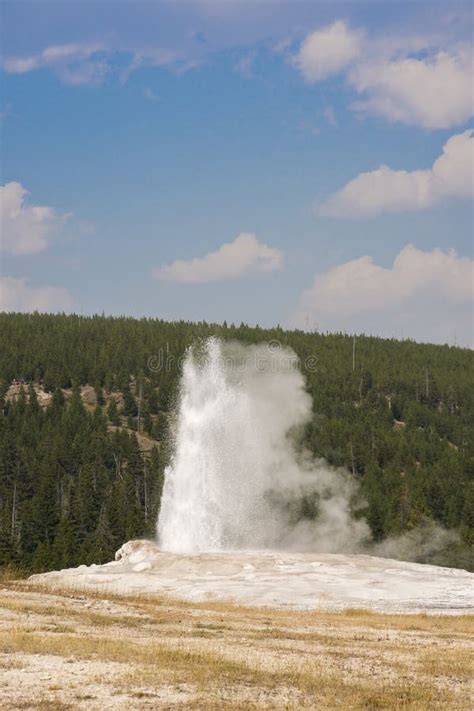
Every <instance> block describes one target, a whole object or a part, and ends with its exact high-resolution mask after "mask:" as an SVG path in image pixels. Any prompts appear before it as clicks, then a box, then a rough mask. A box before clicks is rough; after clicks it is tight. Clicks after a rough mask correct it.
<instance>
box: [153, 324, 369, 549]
mask: <svg viewBox="0 0 474 711" xmlns="http://www.w3.org/2000/svg"><path fill="white" fill-rule="evenodd" d="M310 417H311V398H310V396H309V395H308V393H307V392H306V390H305V384H304V379H303V377H302V375H301V373H300V372H299V370H298V362H297V357H296V355H295V354H294V352H293V351H291V350H290V349H282V348H280V347H276V348H274V349H272V347H271V344H270V346H268V345H263V346H262V345H259V346H242V345H241V344H237V343H231V344H229V343H223V342H221V341H219V340H217V339H215V338H211V339H209V340H207V341H206V342H204V343H203V344H200V345H199V346H197V347H194V348H192V349H190V350H189V352H188V354H187V357H186V360H185V363H184V368H183V378H182V384H181V392H180V403H179V411H178V419H177V426H176V432H175V454H174V457H173V461H172V463H171V465H170V467H168V469H167V470H166V473H165V485H164V491H163V498H162V504H161V511H160V516H159V521H158V538H159V543H160V546H161V548H162V549H163V550H166V551H170V552H175V553H192V552H204V551H226V550H245V549H294V550H300V551H302V550H311V551H314V552H324V553H337V552H341V551H344V552H345V553H347V552H351V551H355V550H357V549H360V548H361V546H362V544H363V541H364V540H367V539H368V538H369V530H368V527H367V525H366V524H365V522H363V521H355V520H354V519H353V518H352V517H351V514H350V510H349V501H350V497H351V496H352V494H353V493H354V483H353V481H352V480H351V479H350V478H349V476H348V475H346V474H345V473H344V472H342V471H338V470H333V469H330V468H329V467H328V465H327V464H325V463H324V462H323V461H314V460H311V459H310V458H309V456H306V457H305V456H304V455H301V454H300V453H298V451H297V448H296V446H295V442H296V440H297V436H298V432H299V431H300V430H301V428H302V427H303V426H304V425H305V424H306V422H308V420H309V419H310ZM303 511H304V512H305V513H306V514H307V516H306V518H304V517H303V518H302V517H301V514H302V512H303Z"/></svg>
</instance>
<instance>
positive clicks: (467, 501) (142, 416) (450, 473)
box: [0, 314, 474, 570]
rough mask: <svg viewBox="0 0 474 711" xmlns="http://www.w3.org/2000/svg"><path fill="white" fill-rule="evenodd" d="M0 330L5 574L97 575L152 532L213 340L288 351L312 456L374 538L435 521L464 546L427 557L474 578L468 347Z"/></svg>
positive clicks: (19, 321) (122, 321)
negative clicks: (333, 473)
mask: <svg viewBox="0 0 474 711" xmlns="http://www.w3.org/2000/svg"><path fill="white" fill-rule="evenodd" d="M0 333H1V340H0V398H1V400H0V413H1V416H0V565H7V564H11V565H15V566H18V567H22V568H25V569H28V570H30V569H34V570H41V569H47V568H57V567H66V566H71V565H77V564H80V563H90V562H97V563H99V562H103V561H106V560H108V559H110V558H111V557H112V556H113V553H114V551H115V550H116V549H117V548H118V547H119V546H120V545H121V544H122V543H123V542H124V541H125V540H128V539H130V538H133V537H138V536H141V535H151V534H153V532H154V529H155V522H156V516H157V512H158V508H159V501H160V495H161V489H162V484H163V472H164V468H165V466H166V463H167V461H168V458H169V446H168V444H167V438H166V432H167V430H168V425H169V420H170V416H171V415H172V413H173V406H174V402H175V400H174V395H175V393H176V388H177V385H178V381H179V373H180V359H181V358H182V356H183V355H184V353H185V350H186V348H187V346H188V345H189V344H190V343H192V342H193V341H194V340H195V339H196V338H199V337H206V336H209V335H211V334H214V335H218V336H220V337H222V338H225V339H238V340H239V341H242V342H247V343H257V342H262V341H272V342H273V341H274V342H275V343H274V344H273V347H278V344H281V345H289V346H291V348H293V349H294V351H295V352H296V353H297V355H298V356H299V358H300V362H301V368H302V371H303V373H304V375H305V378H306V382H307V385H308V390H309V392H310V393H311V395H312V397H313V402H314V416H313V419H312V422H311V423H310V424H309V425H308V427H307V429H306V433H305V438H304V440H305V441H304V443H303V444H304V445H305V446H306V447H308V448H309V449H310V450H311V451H312V452H313V454H314V455H315V456H317V457H324V458H325V459H326V460H327V461H328V462H329V463H330V464H332V465H335V466H344V467H346V468H347V469H348V470H349V471H350V472H351V473H352V475H353V476H354V477H356V478H357V479H358V480H360V483H361V491H362V494H363V497H364V500H365V502H366V503H364V504H363V509H362V511H359V515H360V514H361V513H362V514H363V515H365V516H366V517H367V520H368V522H369V524H370V527H371V531H372V535H373V538H374V540H375V541H382V540H383V539H385V538H386V537H387V536H394V535H398V534H399V533H401V532H404V531H410V530H413V529H415V528H416V527H417V526H420V525H421V526H423V525H424V526H426V525H427V523H429V522H430V521H433V522H436V523H437V524H440V525H441V526H443V527H445V528H449V529H454V530H455V531H456V532H457V533H458V534H459V539H458V542H457V543H453V544H451V545H450V546H449V548H447V549H445V550H443V551H439V552H437V553H434V554H431V555H430V556H425V558H424V559H426V560H430V561H432V562H437V563H442V564H447V565H459V566H463V567H472V562H471V560H472V559H471V557H470V553H469V551H470V546H471V545H472V543H473V542H474V478H473V474H474V437H473V428H472V423H473V422H474V387H473V386H474V369H473V353H472V352H471V351H469V350H463V349H459V348H454V347H449V346H435V345H426V344H416V343H414V342H411V341H403V342H400V341H393V340H382V339H378V338H372V337H362V336H361V337H357V339H355V340H354V339H353V338H352V337H349V336H345V335H341V334H332V335H323V334H318V333H304V332H301V331H291V332H290V331H284V330H282V329H281V328H275V329H271V330H263V329H260V328H251V327H248V326H246V325H244V324H242V325H240V326H233V325H232V326H227V325H226V324H224V325H222V326H216V325H209V324H206V323H186V322H177V323H167V322H164V321H160V320H152V319H141V320H135V319H131V318H108V317H103V316H94V317H82V316H65V315H57V316H52V315H40V314H32V315H27V314H0ZM302 510H304V509H302ZM428 530H429V529H428Z"/></svg>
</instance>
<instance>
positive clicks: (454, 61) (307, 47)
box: [293, 21, 474, 129]
mask: <svg viewBox="0 0 474 711" xmlns="http://www.w3.org/2000/svg"><path fill="white" fill-rule="evenodd" d="M293 64H294V65H295V66H296V67H298V68H299V70H300V72H301V73H302V75H303V78H304V79H305V81H307V82H309V83H316V82H319V81H322V80H324V79H327V78H328V77H330V76H333V75H335V74H340V73H341V74H343V75H344V76H345V78H346V80H347V82H348V84H349V85H350V86H351V87H352V88H353V89H354V90H355V91H356V92H357V93H358V94H359V95H360V97H361V99H360V100H359V101H356V102H354V103H353V105H352V108H353V109H354V110H356V111H358V112H363V113H367V114H372V115H376V116H382V117H383V118H385V119H388V120H389V121H398V122H401V123H406V124H412V125H417V126H423V127H425V128H433V129H434V128H449V127H451V126H456V125H460V124H462V123H465V122H466V121H467V120H468V119H469V118H470V117H471V116H472V115H473V111H474V101H473V84H472V70H473V55H472V48H471V47H470V46H469V45H466V44H462V43H458V44H451V45H450V46H449V47H445V46H440V42H439V40H438V41H435V40H433V39H429V38H421V37H415V38H413V37H400V38H398V39H397V38H393V37H392V38H385V39H384V40H380V39H378V38H368V37H367V36H366V35H365V33H364V32H363V31H361V30H357V29H351V28H349V27H348V26H347V25H346V24H345V23H344V22H342V21H337V22H335V23H333V24H332V25H329V26H327V27H323V28H322V29H320V30H317V31H316V32H312V33H311V34H309V35H308V36H307V37H306V39H305V40H304V41H303V42H302V44H301V46H300V48H299V50H298V52H297V53H296V55H295V56H294V57H293Z"/></svg>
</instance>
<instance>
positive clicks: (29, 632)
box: [0, 582, 474, 711]
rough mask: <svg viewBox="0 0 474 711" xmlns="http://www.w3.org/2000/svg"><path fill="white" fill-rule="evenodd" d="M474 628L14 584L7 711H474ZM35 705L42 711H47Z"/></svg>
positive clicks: (3, 600)
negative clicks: (255, 710) (473, 674)
mask: <svg viewBox="0 0 474 711" xmlns="http://www.w3.org/2000/svg"><path fill="white" fill-rule="evenodd" d="M473 632H474V622H473V618H472V617H469V616H459V617H449V616H443V617H441V616H439V617H435V616H428V615H381V614H376V613H370V612H367V611H364V610H346V611H345V612H343V613H331V612H317V611H307V612H300V611H299V612H296V611H289V610H273V609H259V608H249V607H238V606H235V605H231V604H228V603H216V602H213V603H199V604H193V603H186V602H182V601H175V600H172V599H170V598H159V597H156V596H149V597H123V598H122V597H119V596H116V595H115V596H112V595H110V596H106V598H104V597H103V596H99V595H97V594H91V593H71V591H58V590H48V589H46V588H41V587H33V586H31V585H28V584H27V583H23V582H21V583H20V582H16V583H15V582H4V584H3V590H0V684H1V687H0V689H1V692H2V694H1V698H2V699H3V700H2V701H0V708H12V709H13V708H25V709H26V708H32V709H33V708H35V709H36V708H42V707H41V706H40V705H38V704H39V703H40V702H41V703H42V704H45V705H44V706H43V707H44V708H52V709H55V708H56V709H62V708H65V709H66V708H74V709H76V708H84V709H103V708H111V709H114V708H117V709H118V708H120V709H122V708H123V709H134V708H137V709H138V708H140V709H141V708H175V707H176V708H186V709H188V708H190V709H192V708H197V709H252V708H258V709H299V708H311V709H348V710H350V709H365V710H372V709H374V710H376V709H413V710H417V711H418V710H420V711H421V710H424V709H449V710H450V711H451V710H456V709H459V710H466V711H467V710H468V709H471V708H472V697H471V692H472V687H471V685H470V675H471V671H472V661H473V657H472V653H473V644H472V639H473ZM35 704H36V705H35Z"/></svg>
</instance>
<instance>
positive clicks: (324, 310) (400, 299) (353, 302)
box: [293, 245, 474, 346]
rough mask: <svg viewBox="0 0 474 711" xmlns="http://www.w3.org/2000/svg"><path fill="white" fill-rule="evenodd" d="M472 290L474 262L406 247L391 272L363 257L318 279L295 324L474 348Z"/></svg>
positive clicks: (452, 253) (451, 254)
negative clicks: (314, 324) (457, 343)
mask: <svg viewBox="0 0 474 711" xmlns="http://www.w3.org/2000/svg"><path fill="white" fill-rule="evenodd" d="M473 284H474V261H473V260H472V259H470V258H468V257H459V256H458V255H457V254H456V252H455V251H454V250H450V251H447V252H444V251H442V250H440V249H433V250H432V251H426V252H425V251H423V250H420V249H418V248H416V247H414V246H413V245H407V246H406V247H404V248H403V249H402V250H401V251H400V253H399V254H398V255H397V256H396V258H395V260H394V262H393V265H392V267H383V266H380V265H378V264H375V263H374V260H373V259H372V257H370V256H363V257H360V258H358V259H354V260H352V261H350V262H346V263H345V264H341V265H339V266H336V267H334V268H332V269H330V270H329V271H327V272H325V273H321V274H317V275H316V276H315V278H314V282H313V284H312V286H311V287H310V288H309V289H307V290H306V291H305V292H304V293H303V295H302V297H301V301H300V305H299V308H298V310H297V312H296V314H295V315H294V318H293V323H294V325H297V326H300V327H304V325H305V324H306V323H308V320H309V319H311V322H312V323H316V324H317V326H318V328H319V329H320V330H332V331H333V330H341V331H346V332H349V333H351V332H365V333H372V334H375V335H381V336H385V337H392V336H397V337H410V338H414V339H415V340H417V341H434V342H450V343H452V342H453V341H454V339H456V340H457V341H458V342H459V343H462V344H464V345H468V346H471V345H473V340H474V338H473V320H472V317H473V307H474V290H473Z"/></svg>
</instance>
